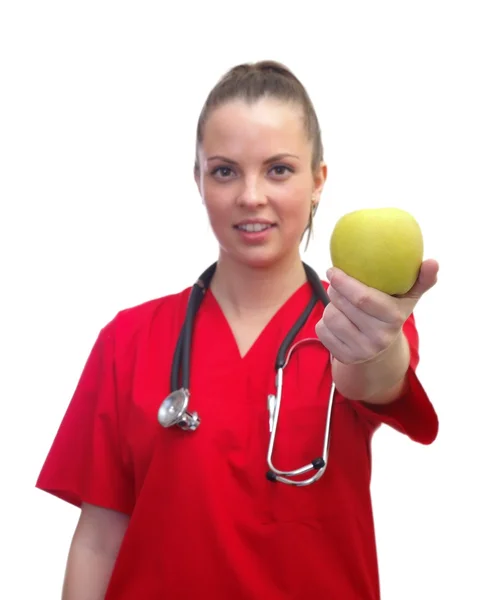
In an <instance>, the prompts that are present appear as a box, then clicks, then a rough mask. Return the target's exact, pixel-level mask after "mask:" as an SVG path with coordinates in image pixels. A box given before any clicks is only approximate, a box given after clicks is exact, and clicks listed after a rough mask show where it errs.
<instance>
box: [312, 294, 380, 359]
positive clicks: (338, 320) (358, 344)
mask: <svg viewBox="0 0 486 600" xmlns="http://www.w3.org/2000/svg"><path fill="white" fill-rule="evenodd" d="M321 323H322V329H321V331H325V330H327V331H329V332H330V334H331V335H332V336H334V338H336V339H337V340H339V341H340V342H341V343H342V344H344V345H345V346H346V347H347V349H348V352H349V353H350V354H351V355H352V356H353V357H355V358H356V357H357V358H362V355H365V354H366V353H368V352H370V351H371V348H370V341H369V339H368V338H367V337H366V336H365V335H364V334H363V333H362V332H361V331H360V330H359V329H358V328H357V327H356V325H354V323H352V322H351V321H350V320H349V319H348V318H347V317H346V315H345V314H344V313H342V312H341V311H340V310H339V309H338V308H336V306H334V305H333V304H329V305H328V306H327V307H326V309H325V310H324V314H323V317H322V319H321Z"/></svg>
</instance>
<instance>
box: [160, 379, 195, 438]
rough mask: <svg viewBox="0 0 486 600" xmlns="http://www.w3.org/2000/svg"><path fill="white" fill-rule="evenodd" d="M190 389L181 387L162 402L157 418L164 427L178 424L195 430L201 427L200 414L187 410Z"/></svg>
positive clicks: (185, 428) (183, 427) (186, 428)
mask: <svg viewBox="0 0 486 600" xmlns="http://www.w3.org/2000/svg"><path fill="white" fill-rule="evenodd" d="M188 404H189V391H188V390H186V389H184V388H181V389H179V390H176V391H175V392H172V393H171V394H169V395H168V396H167V398H166V399H165V400H164V401H163V402H162V404H161V405H160V408H159V412H158V414H157V418H158V421H159V423H160V424H161V425H162V427H172V425H178V426H179V427H180V428H181V429H184V430H186V431H187V430H190V431H194V430H195V429H197V428H198V427H199V423H200V419H199V415H198V414H197V413H196V412H194V413H189V412H187V406H188Z"/></svg>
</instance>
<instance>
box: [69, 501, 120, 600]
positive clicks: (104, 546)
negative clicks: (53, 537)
mask: <svg viewBox="0 0 486 600" xmlns="http://www.w3.org/2000/svg"><path fill="white" fill-rule="evenodd" d="M128 521H129V517H128V516H127V515H124V514H122V513H119V512H116V511H112V510H107V509H104V508H100V507H97V506H93V505H90V504H83V506H82V509H81V516H80V518H79V522H78V525H77V527H76V530H75V532H74V536H73V540H72V543H71V548H70V550H69V555H68V560H67V566H66V573H65V578H64V586H63V591H62V600H103V598H104V597H105V593H106V589H107V587H108V583H109V581H110V578H111V573H112V571H113V567H114V564H115V561H116V558H117V556H118V551H119V549H120V545H121V543H122V541H123V537H124V535H125V531H126V529H127V526H128Z"/></svg>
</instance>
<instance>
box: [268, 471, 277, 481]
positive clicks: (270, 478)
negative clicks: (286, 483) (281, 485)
mask: <svg viewBox="0 0 486 600" xmlns="http://www.w3.org/2000/svg"><path fill="white" fill-rule="evenodd" d="M266 477H267V479H268V481H277V474H276V473H274V472H273V471H267V475H266Z"/></svg>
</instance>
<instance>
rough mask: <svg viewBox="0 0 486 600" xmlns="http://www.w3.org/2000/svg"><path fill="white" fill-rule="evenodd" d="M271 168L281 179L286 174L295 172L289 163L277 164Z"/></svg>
mask: <svg viewBox="0 0 486 600" xmlns="http://www.w3.org/2000/svg"><path fill="white" fill-rule="evenodd" d="M271 170H272V171H273V173H274V174H275V175H276V176H277V177H278V178H279V179H280V178H281V177H284V176H285V175H288V174H289V173H293V172H294V171H293V169H291V168H290V167H288V166H287V165H275V166H274V167H272V169H271Z"/></svg>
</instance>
